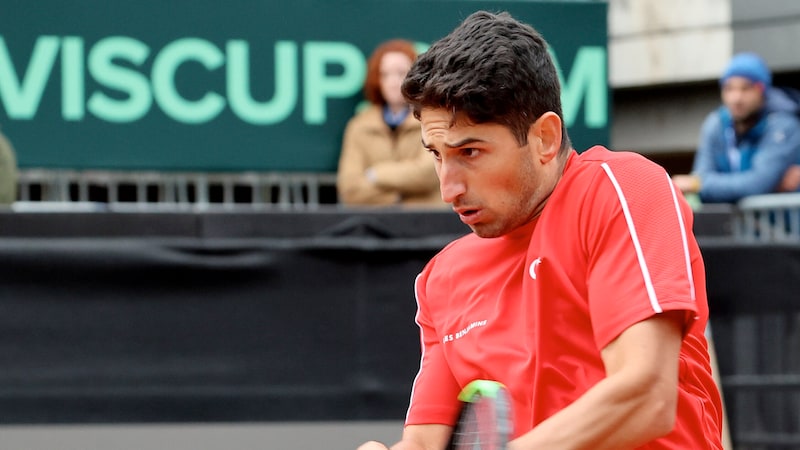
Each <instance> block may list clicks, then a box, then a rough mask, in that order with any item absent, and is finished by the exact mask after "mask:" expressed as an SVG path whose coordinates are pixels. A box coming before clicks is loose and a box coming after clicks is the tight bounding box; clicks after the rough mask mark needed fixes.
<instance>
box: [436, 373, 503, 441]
mask: <svg viewBox="0 0 800 450" xmlns="http://www.w3.org/2000/svg"><path fill="white" fill-rule="evenodd" d="M458 399H459V400H461V401H462V402H464V405H463V406H462V408H461V415H460V416H459V419H458V423H457V424H456V427H455V429H454V430H453V436H452V438H451V439H450V446H449V450H504V449H505V448H506V444H507V443H508V440H509V437H510V436H511V430H512V422H511V403H510V401H511V400H510V398H509V395H508V391H507V390H506V388H505V386H503V385H502V384H501V383H498V382H496V381H489V380H475V381H473V382H471V383H469V384H468V385H467V386H466V387H464V389H463V390H462V391H461V393H460V394H459V395H458Z"/></svg>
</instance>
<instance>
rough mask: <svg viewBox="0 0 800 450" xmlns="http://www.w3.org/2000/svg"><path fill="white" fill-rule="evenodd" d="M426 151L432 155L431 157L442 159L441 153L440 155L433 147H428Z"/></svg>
mask: <svg viewBox="0 0 800 450" xmlns="http://www.w3.org/2000/svg"><path fill="white" fill-rule="evenodd" d="M428 153H430V154H431V155H433V159H436V160H439V159H442V155H441V154H439V151H438V150H433V149H430V148H429V149H428Z"/></svg>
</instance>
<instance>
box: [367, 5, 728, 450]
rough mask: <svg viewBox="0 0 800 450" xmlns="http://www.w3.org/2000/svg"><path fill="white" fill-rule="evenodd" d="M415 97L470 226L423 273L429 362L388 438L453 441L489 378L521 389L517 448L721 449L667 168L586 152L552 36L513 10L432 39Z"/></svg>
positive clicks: (690, 252)
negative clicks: (570, 119) (576, 134)
mask: <svg viewBox="0 0 800 450" xmlns="http://www.w3.org/2000/svg"><path fill="white" fill-rule="evenodd" d="M403 93H404V95H405V96H406V98H407V99H408V100H409V103H410V104H411V105H412V107H413V108H414V113H415V115H416V116H417V117H418V118H419V119H420V122H421V125H422V141H423V144H424V145H425V146H426V148H428V150H429V151H430V152H431V154H432V155H433V157H434V161H435V166H436V171H437V173H438V175H439V181H440V187H441V192H442V198H443V199H444V200H445V201H446V202H448V203H451V204H452V205H453V209H454V211H455V212H456V213H457V214H458V215H459V217H460V218H461V220H462V221H463V222H464V223H466V224H467V225H469V226H470V228H472V230H473V232H474V233H473V234H470V235H468V236H465V237H463V238H461V239H459V240H457V241H455V242H453V243H451V244H450V245H448V246H447V247H446V248H445V249H443V250H442V251H441V252H440V253H439V254H438V255H436V256H435V257H434V258H433V259H432V260H431V261H430V262H429V263H428V265H427V266H426V267H425V268H424V270H423V271H422V273H421V274H420V275H419V276H418V278H417V280H416V283H415V291H416V296H417V302H418V312H417V318H416V320H417V323H418V325H419V327H420V330H421V341H422V361H421V366H420V370H419V373H418V375H417V377H416V379H415V380H414V386H413V391H412V394H411V403H410V406H409V410H408V415H407V417H406V426H405V429H404V432H403V437H402V440H401V441H400V442H399V443H397V444H395V445H394V446H392V447H391V448H392V449H393V450H401V449H402V450H422V449H425V450H428V449H444V448H446V446H447V443H448V441H449V439H450V436H451V434H452V429H453V428H452V427H453V425H454V424H455V422H456V419H457V416H458V412H459V408H460V403H459V401H458V400H457V395H458V392H459V391H460V390H461V388H463V387H464V386H465V385H466V384H467V383H469V382H470V381H472V380H474V379H492V380H497V381H500V382H502V383H503V384H504V385H506V387H507V388H508V389H509V393H510V395H511V400H512V407H513V411H512V415H513V418H514V430H513V440H512V442H511V443H510V444H509V446H508V448H509V449H511V450H518V449H531V450H533V449H536V450H540V449H559V450H562V449H593V450H597V449H637V448H638V449H683V450H686V449H721V448H722V446H721V444H720V440H721V431H720V430H721V421H722V407H721V401H720V395H719V392H718V391H717V388H716V384H715V383H714V380H713V378H712V375H711V367H710V364H709V355H708V349H707V344H706V340H705V337H704V330H705V327H706V323H707V320H708V305H707V301H706V292H705V272H704V268H703V261H702V258H701V255H700V250H699V248H698V245H697V242H696V240H695V238H694V236H693V234H692V211H691V208H690V207H689V205H688V204H687V203H686V201H685V199H684V198H683V197H682V195H681V194H680V192H679V191H678V190H676V189H675V187H674V185H673V183H672V182H671V180H670V178H669V176H668V175H667V173H666V172H665V171H664V170H663V169H662V168H661V167H659V166H658V165H656V164H654V163H652V162H650V161H648V160H647V159H645V158H644V157H642V156H640V155H638V154H635V153H626V152H611V151H609V150H607V149H605V148H602V147H594V148H592V149H590V150H588V151H586V152H584V153H582V154H578V153H577V152H575V150H573V149H572V146H571V144H570V141H569V137H568V135H567V131H566V128H565V126H564V123H563V117H562V112H561V103H560V87H559V84H558V77H557V73H556V70H555V67H554V65H553V62H552V60H551V59H550V56H549V55H548V53H547V44H546V42H545V41H544V40H543V39H542V37H541V36H540V35H539V34H538V33H537V32H536V31H535V30H533V29H532V28H531V27H529V26H527V25H525V24H522V23H520V22H518V21H516V20H514V19H513V18H512V17H511V16H509V15H508V14H505V13H503V14H498V15H494V14H490V13H486V12H478V13H475V14H473V15H471V16H470V17H469V18H467V19H466V20H465V21H464V22H463V23H462V24H461V25H460V26H459V27H458V28H456V29H455V30H454V31H453V32H452V33H451V34H450V35H448V36H447V37H445V38H443V39H442V40H440V41H438V42H437V43H435V44H434V45H433V46H431V48H430V49H429V50H428V51H427V52H426V53H425V54H423V55H422V56H421V57H420V59H419V60H418V61H417V62H416V63H415V65H414V66H413V67H412V69H411V71H410V72H409V74H408V76H407V78H406V80H405V82H404V84H403ZM387 448H388V447H386V446H385V445H384V444H381V443H378V442H368V443H365V444H364V445H362V446H361V447H360V449H361V450H386V449H387Z"/></svg>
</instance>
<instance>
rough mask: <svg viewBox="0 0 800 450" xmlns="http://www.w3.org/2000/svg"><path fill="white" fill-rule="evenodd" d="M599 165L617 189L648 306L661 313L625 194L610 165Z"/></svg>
mask: <svg viewBox="0 0 800 450" xmlns="http://www.w3.org/2000/svg"><path fill="white" fill-rule="evenodd" d="M601 166H602V167H603V170H605V172H606V175H608V178H609V179H610V180H611V184H613V185H614V190H616V191H617V197H619V203H620V206H622V213H623V214H624V215H625V222H626V223H627V224H628V232H629V233H630V234H631V240H632V241H633V247H634V248H635V249H636V257H637V258H638V259H639V268H640V269H641V270H642V277H643V278H644V285H645V287H646V288H647V296H648V297H649V298H650V306H651V307H652V308H653V311H655V312H657V313H661V312H663V310H662V309H661V305H660V304H659V303H658V297H656V290H655V288H654V287H653V280H652V279H651V278H650V271H649V270H648V269H647V262H646V261H645V259H644V253H642V245H641V243H640V242H639V235H638V234H636V227H635V226H634V225H633V217H632V216H631V211H630V209H628V200H626V199H625V194H623V193H622V188H621V187H620V185H619V183H618V182H617V178H616V177H615V176H614V173H613V172H612V171H611V167H609V166H608V163H603V164H601Z"/></svg>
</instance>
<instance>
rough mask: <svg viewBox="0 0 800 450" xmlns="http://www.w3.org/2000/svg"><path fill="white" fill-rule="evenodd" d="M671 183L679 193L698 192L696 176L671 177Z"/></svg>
mask: <svg viewBox="0 0 800 450" xmlns="http://www.w3.org/2000/svg"><path fill="white" fill-rule="evenodd" d="M672 182H673V183H675V186H676V187H677V188H678V189H680V190H681V192H684V193H690V194H696V193H698V192H700V177H698V176H696V175H673V176H672ZM798 183H800V181H798Z"/></svg>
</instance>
